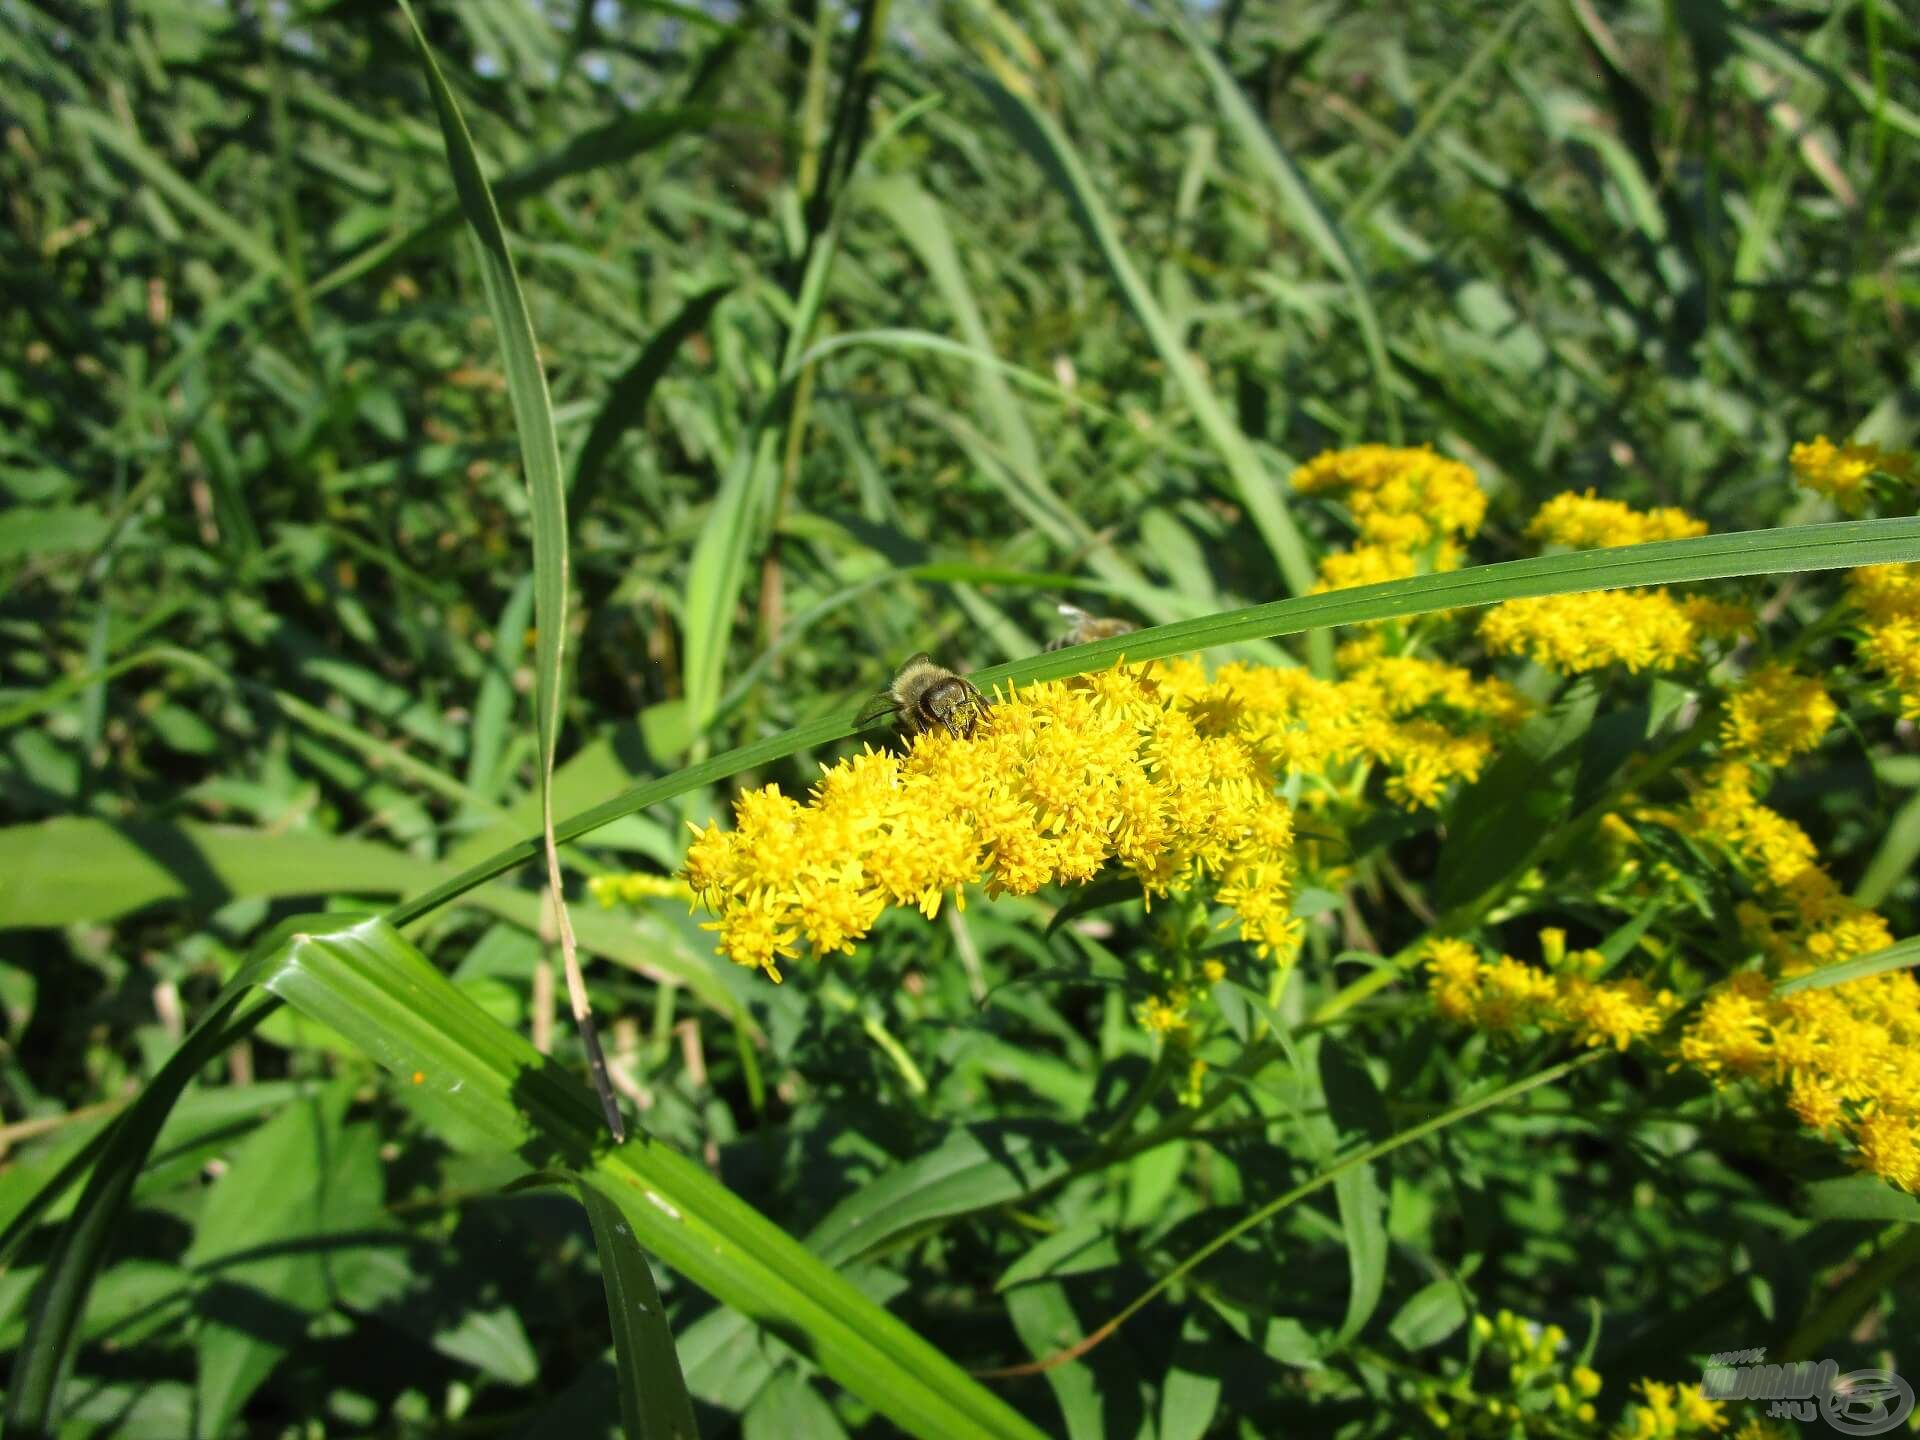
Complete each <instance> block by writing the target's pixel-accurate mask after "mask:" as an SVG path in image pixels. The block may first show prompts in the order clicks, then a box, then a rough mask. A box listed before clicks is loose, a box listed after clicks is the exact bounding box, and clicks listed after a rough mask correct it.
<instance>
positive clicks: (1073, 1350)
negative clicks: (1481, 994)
mask: <svg viewBox="0 0 1920 1440" xmlns="http://www.w3.org/2000/svg"><path fill="white" fill-rule="evenodd" d="M1610 1053H1611V1052H1609V1051H1606V1050H1589V1051H1587V1052H1585V1053H1584V1054H1581V1055H1577V1056H1575V1057H1574V1058H1573V1059H1571V1060H1563V1061H1561V1062H1560V1063H1559V1064H1557V1065H1550V1066H1548V1067H1547V1068H1546V1069H1545V1070H1541V1071H1539V1072H1537V1073H1535V1074H1532V1075H1528V1076H1524V1077H1522V1078H1521V1079H1519V1080H1516V1081H1514V1082H1513V1083H1512V1084H1510V1085H1503V1086H1501V1087H1500V1088H1499V1089H1497V1090H1493V1091H1491V1092H1489V1093H1487V1094H1485V1095H1481V1096H1479V1097H1478V1098H1476V1099H1472V1100H1465V1101H1462V1102H1461V1103H1460V1104H1458V1105H1455V1106H1454V1107H1453V1108H1452V1109H1450V1110H1447V1111H1446V1112H1445V1113H1443V1114H1440V1115H1436V1116H1434V1117H1433V1118H1432V1119H1430V1120H1422V1121H1421V1122H1420V1123H1419V1124H1417V1125H1410V1126H1408V1127H1407V1128H1406V1129H1404V1130H1401V1131H1398V1132H1396V1133H1395V1134H1393V1135H1391V1136H1389V1137H1388V1138H1386V1139H1384V1140H1380V1141H1377V1142H1375V1143H1374V1144H1372V1145H1369V1146H1367V1147H1366V1148H1365V1149H1364V1150H1357V1151H1355V1152H1354V1153H1352V1154H1351V1155H1348V1156H1346V1157H1345V1158H1344V1159H1341V1160H1338V1161H1336V1162H1334V1163H1333V1164H1332V1165H1329V1166H1327V1167H1326V1168H1325V1169H1324V1170H1322V1171H1320V1173H1319V1174H1317V1175H1315V1176H1314V1177H1313V1178H1312V1179H1310V1180H1305V1181H1302V1182H1301V1183H1300V1184H1298V1185H1295V1186H1294V1187H1293V1188H1292V1189H1290V1190H1287V1191H1285V1192H1283V1193H1282V1194H1280V1195H1277V1196H1275V1197H1274V1198H1273V1199H1271V1200H1269V1201H1267V1203H1266V1204H1264V1205H1260V1206H1257V1207H1255V1208H1254V1209H1253V1210H1251V1211H1250V1212H1248V1213H1247V1214H1246V1215H1245V1216H1243V1217H1242V1218H1241V1219H1239V1220H1237V1221H1235V1222H1234V1223H1233V1224H1232V1225H1229V1226H1228V1227H1227V1228H1226V1229H1225V1230H1223V1231H1221V1232H1220V1233H1219V1234H1218V1235H1216V1236H1214V1237H1213V1239H1211V1240H1209V1241H1207V1243H1206V1244H1204V1245H1202V1246H1200V1247H1199V1248H1198V1249H1196V1250H1194V1251H1193V1252H1192V1253H1191V1254H1189V1255H1187V1256H1184V1257H1183V1258H1182V1259H1181V1261H1180V1263H1179V1264H1178V1265H1175V1266H1174V1267H1173V1268H1172V1269H1171V1270H1169V1271H1168V1272H1167V1273H1166V1274H1165V1275H1163V1276H1161V1277H1160V1278H1159V1279H1158V1280H1156V1281H1155V1282H1154V1283H1153V1284H1152V1285H1151V1286H1149V1287H1148V1288H1147V1289H1146V1290H1144V1291H1142V1292H1141V1293H1140V1294H1139V1295H1138V1296H1136V1297H1135V1298H1134V1299H1133V1300H1131V1301H1129V1302H1128V1303H1127V1304H1126V1305H1125V1306H1124V1307H1123V1308H1122V1309H1121V1310H1120V1311H1119V1312H1118V1313H1117V1314H1115V1315H1114V1316H1113V1317H1112V1318H1111V1319H1110V1320H1108V1321H1106V1323H1104V1324H1102V1325H1101V1326H1099V1327H1098V1328H1097V1329H1095V1330H1094V1331H1092V1333H1090V1334H1089V1335H1087V1336H1086V1338H1085V1339H1083V1340H1079V1341H1076V1342H1075V1343H1074V1344H1072V1345H1069V1346H1067V1347H1065V1348H1064V1349H1062V1350H1059V1351H1057V1352H1055V1353H1054V1354H1052V1355H1048V1356H1045V1357H1043V1358H1042V1359H1041V1360H1039V1361H1037V1362H1035V1363H1034V1364H1032V1365H1020V1366H1014V1367H1012V1368H1010V1369H1009V1370H1007V1371H1005V1372H1002V1373H1005V1374H1009V1375H1013V1374H1028V1373H1037V1372H1043V1371H1046V1370H1049V1369H1052V1368H1053V1367H1054V1366H1056V1365H1061V1364H1064V1363H1065V1362H1067V1361H1069V1360H1073V1359H1076V1358H1078V1357H1079V1356H1081V1355H1084V1354H1086V1353H1087V1352H1088V1351H1089V1350H1092V1349H1093V1348H1094V1347H1095V1346H1097V1345H1099V1344H1101V1343H1102V1342H1104V1341H1106V1340H1108V1339H1110V1338H1111V1337H1112V1336H1113V1334H1114V1333H1115V1332H1116V1331H1117V1330H1119V1328H1120V1327H1121V1326H1122V1325H1124V1324H1125V1323H1126V1322H1127V1321H1128V1320H1129V1319H1131V1318H1132V1317H1133V1316H1134V1315H1137V1314H1138V1313H1139V1312H1140V1311H1141V1310H1142V1309H1144V1308H1145V1307H1146V1306H1147V1305H1148V1304H1150V1303H1151V1302H1152V1301H1153V1300H1154V1299H1155V1298H1156V1297H1158V1296H1160V1295H1162V1294H1165V1293H1166V1291H1167V1290H1168V1289H1169V1288H1170V1287H1172V1286H1174V1285H1176V1284H1178V1283H1179V1282H1180V1280H1181V1279H1182V1278H1184V1277H1185V1276H1187V1275H1191V1274H1192V1273H1193V1272H1194V1271H1195V1270H1196V1269H1198V1268H1199V1267H1200V1266H1201V1265H1202V1264H1204V1263H1205V1262H1206V1261H1207V1260H1208V1259H1209V1258H1211V1257H1212V1256H1214V1255H1217V1254H1219V1253H1220V1252H1221V1251H1222V1250H1224V1249H1225V1248H1226V1247H1227V1246H1229V1245H1231V1244H1232V1243H1233V1242H1234V1241H1235V1240H1237V1239H1239V1238H1240V1237H1241V1236H1242V1235H1245V1234H1247V1233H1249V1232H1250V1231H1253V1230H1257V1229H1259V1228H1260V1227H1261V1226H1262V1225H1265V1224H1266V1223H1267V1222H1268V1221H1269V1220H1271V1219H1273V1217H1274V1216H1276V1215H1278V1214H1279V1213H1280V1212H1281V1211H1283V1210H1286V1209H1288V1208H1289V1207H1290V1206H1293V1205H1297V1204H1298V1203H1299V1202H1300V1201H1302V1200H1304V1199H1306V1198H1307V1197H1308V1196H1309V1195H1313V1194H1315V1193H1317V1192H1319V1191H1321V1190H1324V1189H1326V1188H1327V1187H1328V1186H1329V1185H1336V1184H1338V1183H1339V1182H1340V1180H1341V1179H1342V1177H1344V1176H1346V1175H1349V1174H1351V1173H1353V1172H1354V1171H1356V1170H1362V1169H1365V1168H1366V1167H1367V1166H1369V1165H1371V1164H1372V1163H1373V1162H1374V1161H1376V1160H1383V1159H1385V1158H1386V1157H1387V1156H1389V1155H1391V1154H1393V1152H1394V1151H1396V1150H1400V1149H1403V1148H1404V1147H1406V1146H1408V1145H1411V1144H1413V1143H1414V1142H1415V1141H1417V1140H1424V1139H1425V1138H1426V1137H1427V1136H1429V1135H1436V1134H1438V1133H1440V1132H1441V1131H1443V1130H1446V1129H1448V1128H1450V1127H1452V1126H1454V1125H1458V1124H1459V1123H1460V1122H1462V1121H1464V1120H1469V1119H1471V1118H1472V1117H1473V1116H1475V1115H1478V1114H1481V1113H1482V1112H1483V1111H1487V1110H1491V1109H1494V1108H1495V1107H1497V1106H1500V1105H1504V1104H1506V1103H1507V1102H1508V1101H1510V1100H1517V1099H1519V1098H1520V1097H1521V1096H1522V1095H1525V1094H1526V1093H1527V1092H1528V1091H1530V1090H1537V1089H1538V1088H1539V1087H1540V1086H1542V1085H1551V1084H1552V1083H1553V1082H1554V1081H1556V1080H1560V1079H1563V1078H1565V1077H1566V1076H1567V1075H1569V1074H1571V1073H1572V1072H1574V1071H1575V1070H1578V1069H1580V1068H1581V1067H1583V1066H1586V1065H1591V1064H1593V1063H1594V1062H1595V1061H1597V1060H1601V1059H1605V1058H1606V1057H1607V1056H1608V1055H1609V1054H1610Z"/></svg>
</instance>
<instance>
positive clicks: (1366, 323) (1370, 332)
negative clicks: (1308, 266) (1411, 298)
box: [1170, 11, 1400, 593]
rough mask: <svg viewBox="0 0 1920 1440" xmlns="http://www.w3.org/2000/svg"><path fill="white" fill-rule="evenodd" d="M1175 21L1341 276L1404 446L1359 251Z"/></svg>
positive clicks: (1217, 94) (1310, 239)
mask: <svg viewBox="0 0 1920 1440" xmlns="http://www.w3.org/2000/svg"><path fill="white" fill-rule="evenodd" d="M1170 20H1171V23H1172V25H1173V27H1174V28H1175V30H1177V31H1178V32H1179V35H1180V38H1181V39H1182V40H1184V41H1185V42H1186V44H1187V48H1188V49H1189V50H1191V51H1192V52H1193V58H1194V59H1195V60H1197V61H1199V62H1200V68H1201V70H1202V71H1204V72H1205V73H1206V77H1207V83H1208V84H1209V85H1211V86H1212V87H1213V98H1214V102H1215V103H1216V104H1218V105H1219V107H1220V110H1221V113H1222V114H1224V115H1225V116H1226V117H1227V124H1228V126H1229V127H1231V129H1232V130H1233V133H1234V134H1235V135H1236V136H1238V137H1239V140H1240V143H1241V145H1243V146H1244V147H1246V150H1247V152H1248V153H1249V154H1250V155H1252V156H1253V159H1254V161H1255V163H1256V164H1257V166H1258V168H1259V171H1260V173H1261V175H1263V176H1264V177H1265V179H1266V181H1267V184H1268V185H1269V186H1271V187H1272V189H1273V192H1274V195H1275V196H1276V197H1277V198H1278V200H1279V202H1280V208H1281V209H1282V210H1283V211H1284V212H1285V213H1286V214H1287V216H1288V217H1289V218H1290V219H1291V220H1292V222H1293V224H1294V225H1295V227H1297V228H1298V229H1299V231H1300V233H1301V234H1303V235H1304V236H1306V239H1307V243H1308V244H1309V245H1311V246H1313V248H1314V250H1315V251H1317V252H1318V253H1319V255H1320V258H1321V259H1322V260H1324V261H1325V262H1326V264H1327V268H1328V269H1330V270H1332V271H1333V272H1334V274H1336V275H1338V276H1339V277H1340V280H1341V283H1342V284H1344V285H1345V286H1346V287H1347V295H1348V299H1349V302H1350V303H1351V305H1352V307H1353V318H1354V319H1355V320H1356V321H1358V322H1359V325H1360V341H1361V344H1362V345H1363V346H1364V347H1365V349H1366V352H1367V363H1368V364H1369V365H1370V366H1372V368H1373V387H1374V397H1375V400H1376V402H1377V403H1378V404H1379V406H1380V413H1381V414H1382V415H1383V416H1384V417H1385V419H1386V429H1387V436H1386V438H1387V440H1388V441H1389V443H1392V444H1396V445H1397V444H1399V443H1400V411H1399V406H1398V405H1397V404H1396V403H1395V400H1394V396H1393V367H1392V365H1391V364H1390V363H1389V361H1388V359H1387V347H1386V343H1385V342H1384V341H1383V340H1382V339H1381V338H1380V317H1379V315H1378V314H1376V313H1375V311H1374V308H1373V296H1372V294H1371V293H1370V291H1369V290H1368V288H1367V277H1366V275H1365V273H1364V272H1363V271H1362V270H1361V268H1360V261H1359V259H1358V257H1356V256H1355V255H1354V253H1353V246H1352V245H1350V244H1349V243H1348V241H1347V237H1346V234H1345V232H1344V231H1343V230H1342V229H1341V226H1340V222H1339V221H1337V220H1335V219H1334V217H1333V216H1332V215H1330V214H1328V212H1327V210H1326V207H1324V206H1323V205H1322V204H1321V203H1320V198H1319V196H1317V195H1315V194H1314V192H1313V187H1312V186H1311V185H1310V184H1308V183H1307V177H1306V176H1305V175H1303V174H1301V173H1300V167H1299V166H1297V165H1296V164H1294V162H1293V158H1292V157H1291V156H1290V155H1288V154H1287V153H1286V151H1284V150H1282V149H1281V148H1280V145H1279V142H1278V141H1276V140H1275V139H1274V135H1273V131H1272V130H1271V129H1269V128H1268V127H1267V123H1266V121H1265V120H1263V119H1261V117H1260V116H1259V115H1258V114H1256V113H1255V111H1254V108H1253V105H1252V102H1250V101H1249V100H1248V99H1247V96H1246V92H1245V91H1243V90H1242V89H1241V88H1240V82H1239V81H1237V80H1235V79H1234V78H1233V76H1231V75H1229V74H1228V73H1227V67H1226V66H1225V65H1223V64H1221V63H1220V57H1219V56H1217V55H1215V54H1214V53H1213V49H1212V47H1211V46H1209V45H1208V44H1207V43H1206V41H1205V40H1203V39H1201V38H1200V35H1199V33H1198V32H1197V31H1196V30H1195V29H1194V27H1193V25H1192V23H1191V22H1190V21H1189V20H1188V19H1187V18H1186V16H1185V15H1184V14H1181V13H1180V12H1178V11H1174V12H1173V13H1172V14H1171V16H1170ZM1276 553H1277V552H1276ZM1289 578H1291V577H1289ZM1294 589H1295V591H1296V593H1297V592H1298V591H1299V589H1300V587H1299V586H1298V585H1295V587H1294Z"/></svg>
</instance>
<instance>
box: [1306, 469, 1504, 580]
mask: <svg viewBox="0 0 1920 1440" xmlns="http://www.w3.org/2000/svg"><path fill="white" fill-rule="evenodd" d="M1293 488H1294V489H1295V490H1298V491H1299V492H1300V493H1301V494H1303V495H1330V496H1334V497H1336V498H1338V499H1341V500H1344V501H1345V502H1346V506H1347V509H1348V511H1349V512H1350V513H1351V514H1352V516H1353V522H1354V524H1355V525H1356V526H1357V527H1358V529H1359V531H1360V543H1359V544H1358V545H1355V546H1354V547H1353V548H1352V549H1351V550H1349V551H1347V552H1345V553H1344V554H1338V555H1329V556H1328V557H1327V558H1326V559H1325V560H1323V561H1322V562H1321V566H1320V583H1319V585H1318V586H1316V587H1315V588H1316V589H1319V590H1343V589H1346V588H1348V587H1350V586H1354V585H1371V584H1374V583H1376V582H1378V581H1381V580H1398V579H1402V578H1404V577H1406V576H1408V575H1415V574H1420V573H1423V572H1432V571H1441V570H1452V569H1454V568H1456V567H1457V566H1458V565H1459V564H1460V550H1459V546H1458V545H1457V544H1456V543H1455V542H1456V540H1458V539H1462V538H1465V537H1467V536H1470V535H1473V534H1475V533H1477V532H1478V531H1479V529H1480V522H1481V521H1482V520H1483V519H1484V518H1485V517H1486V513H1487V497H1486V495H1485V494H1484V493H1483V492H1482V491H1481V489H1480V483H1479V481H1478V480H1476V479H1475V478H1474V474H1473V471H1472V470H1470V469H1469V468H1468V467H1467V466H1465V465H1463V464H1461V463H1460V462H1459V461H1458V460H1449V459H1447V458H1446V457H1445V456H1444V455H1436V454H1434V453H1433V451H1431V450H1429V449H1425V448H1421V449H1403V448H1401V447H1398V446H1393V445H1357V446H1354V447H1353V448H1351V449H1347V450H1329V451H1327V452H1326V453H1325V454H1322V455H1317V456H1315V457H1314V458H1313V459H1311V460H1309V461H1308V462H1307V463H1306V464H1304V465H1302V466H1300V467H1299V468H1298V469H1296V470H1295V471H1294V472H1293Z"/></svg>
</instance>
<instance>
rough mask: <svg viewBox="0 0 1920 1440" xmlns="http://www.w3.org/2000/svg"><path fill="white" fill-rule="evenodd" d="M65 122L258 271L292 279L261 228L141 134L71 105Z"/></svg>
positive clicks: (63, 113) (95, 112) (64, 114)
mask: <svg viewBox="0 0 1920 1440" xmlns="http://www.w3.org/2000/svg"><path fill="white" fill-rule="evenodd" d="M61 118H62V120H64V121H65V123H66V124H68V125H70V126H72V127H73V128H74V129H76V130H78V131H80V132H81V133H83V134H85V135H86V136H87V137H88V138H89V139H91V140H93V141H94V142H96V143H97V144H99V145H101V146H104V147H105V148H106V149H108V150H111V151H112V152H113V153H114V155H115V156H116V157H118V158H119V159H120V160H122V161H124V162H125V163H126V164H127V165H129V166H131V167H132V168H133V169H134V170H135V171H137V172H138V173H139V175H140V176H141V178H142V179H144V180H145V181H146V182H147V183H148V184H149V185H151V186H153V188H154V189H155V190H157V191H158V192H159V193H160V194H162V195H164V196H165V197H166V198H167V199H168V200H169V201H170V202H172V203H173V204H175V205H177V206H179V207H180V208H181V209H182V210H184V211H186V212H187V213H188V214H189V215H191V216H193V218H194V219H195V220H197V221H199V223H200V224H201V225H202V226H204V227H205V228H206V230H207V231H208V233H210V234H212V235H214V236H217V237H218V238H219V239H220V241H221V242H222V243H223V244H225V245H226V246H227V247H228V248H229V249H230V250H232V251H233V252H234V253H235V254H236V255H238V256H240V257H241V258H242V259H244V260H245V261H247V263H248V264H250V265H252V266H253V267H254V268H255V269H256V270H259V271H262V272H264V273H266V274H268V275H272V276H274V277H275V278H276V279H280V280H285V279H286V278H287V272H286V266H285V264H284V263H283V262H282V261H281V258H280V256H279V254H278V253H277V252H276V251H275V250H274V248H273V243H272V241H270V240H269V239H268V238H267V237H266V236H265V235H262V234H261V233H259V232H258V231H257V230H253V229H250V228H249V227H247V226H246V225H243V224H242V223H241V222H240V221H238V220H236V219H234V217H233V216H232V215H231V214H230V213H228V212H227V211H226V210H224V209H222V208H221V207H220V206H219V205H217V204H215V203H214V202H213V201H212V200H210V199H208V198H207V197H206V196H205V195H203V194H201V193H200V191H198V190H196V189H195V188H194V187H193V186H192V185H191V184H190V183H188V181H187V180H186V179H185V178H184V177H182V176H181V174H180V172H179V171H177V170H175V169H174V168H173V167H172V166H171V165H169V164H167V162H166V161H165V160H163V159H161V158H160V157H159V156H158V155H156V154H154V153H153V151H151V150H149V149H148V148H147V147H146V145H145V144H143V143H142V142H141V140H140V137H139V136H137V135H130V134H128V133H127V132H126V131H125V130H124V129H122V128H121V127H120V126H118V125H115V124H114V123H113V121H111V120H110V119H108V118H107V117H106V116H105V115H102V114H101V113H100V112H99V111H97V110H87V109H83V108H81V107H80V106H77V105H76V106H70V107H69V108H68V109H66V110H64V111H63V112H61Z"/></svg>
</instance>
